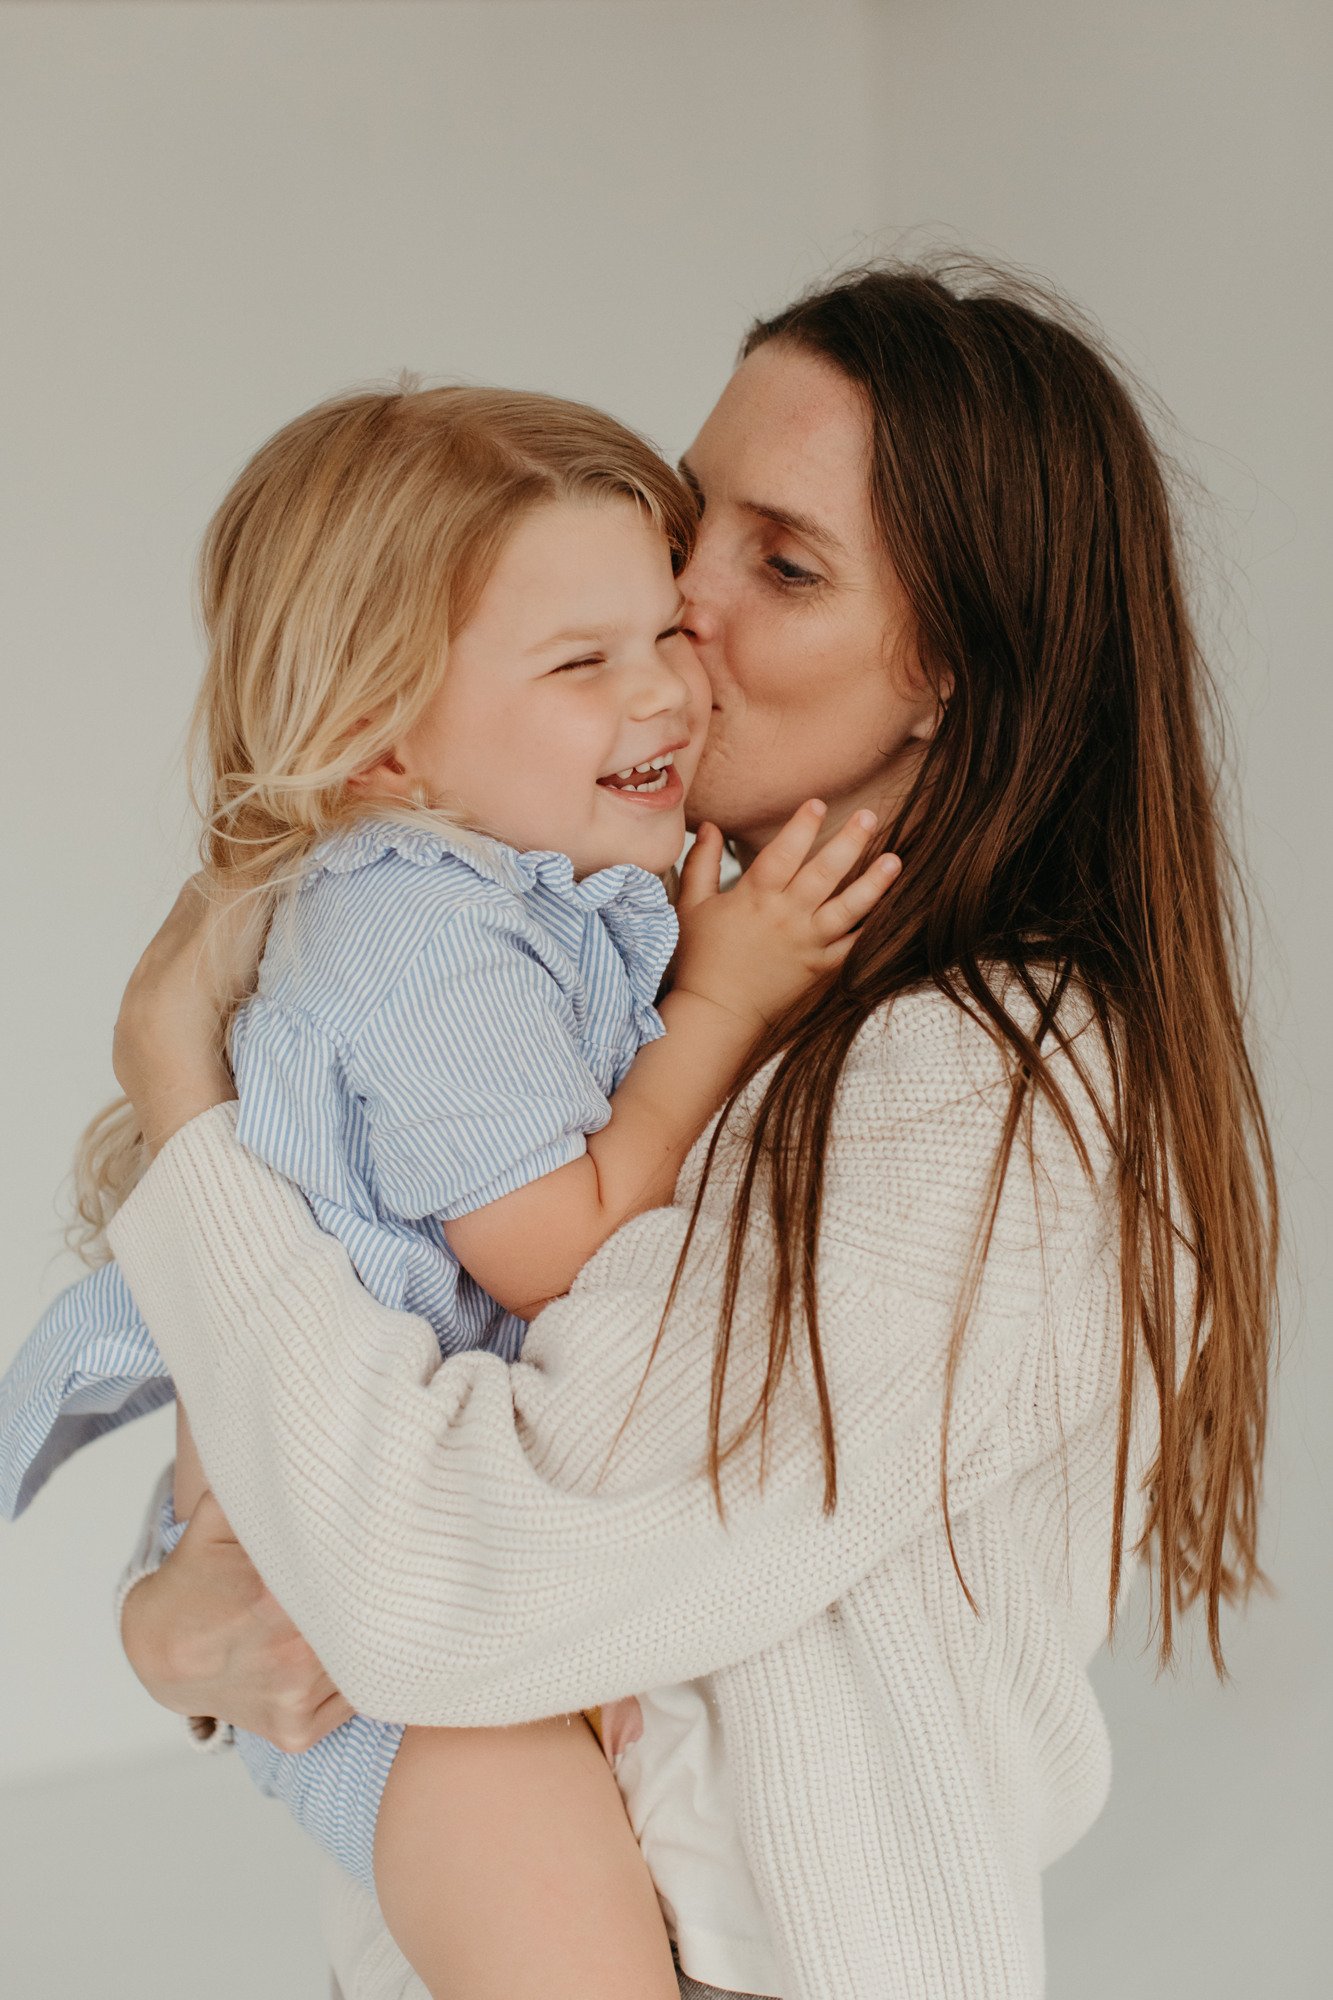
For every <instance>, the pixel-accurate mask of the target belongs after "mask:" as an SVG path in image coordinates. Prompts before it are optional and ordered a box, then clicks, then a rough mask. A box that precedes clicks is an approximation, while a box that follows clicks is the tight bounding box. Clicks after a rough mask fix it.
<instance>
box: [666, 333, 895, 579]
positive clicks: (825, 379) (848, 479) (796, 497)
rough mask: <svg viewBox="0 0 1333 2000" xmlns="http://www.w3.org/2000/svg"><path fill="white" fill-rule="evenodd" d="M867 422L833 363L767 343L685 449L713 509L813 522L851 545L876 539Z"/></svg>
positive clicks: (746, 363) (859, 398)
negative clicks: (723, 506) (724, 506)
mask: <svg viewBox="0 0 1333 2000" xmlns="http://www.w3.org/2000/svg"><path fill="white" fill-rule="evenodd" d="M870 447H871V434H870V419H869V413H868V411H867V409H866V406H865V400H864V398H863V396H862V394H861V392H860V390H859V389H858V388H856V386H855V385H854V384H853V383H851V382H849V381H848V379H847V377H846V376H845V375H843V374H842V373H841V372H840V371H839V370H838V369H837V368H835V367H834V366H833V365H832V363H831V362H828V361H825V360H823V359H821V357H820V356H818V355H815V354H811V353H809V352H807V351H806V350H804V349H802V348H798V347H794V346H792V345H790V344H789V343H786V342H779V341H772V342H770V343H768V344H767V345H766V346H764V347H761V348H759V349H758V350H757V351H756V352H755V353H754V354H752V355H750V356H749V357H748V358H747V359H746V360H745V361H743V362H742V363H741V365H740V367H739V368H738V369H737V370H736V372H735V374H734V375H733V376H732V378H731V380H730V381H729V382H728V384H727V386H726V388H725V389H724V390H723V392H722V394H721V396H720V397H719V398H718V401H717V403H716V405H715V407H714V408H713V410H712V412H711V413H710V415H709V416H708V418H707V420H706V422H705V423H704V425H703V428H702V429H701V430H700V432H699V435H698V437H697V438H696V439H695V441H694V443H693V444H692V445H691V446H690V449H689V451H688V452H687V453H686V455H685V461H684V467H685V469H686V471H687V476H688V474H690V473H692V474H693V475H694V478H695V479H696V480H697V482H698V484H699V485H700V487H701V488H702V489H703V495H704V498H705V500H706V501H707V502H708V503H709V504H710V505H711V504H714V503H716V502H717V501H723V500H725V501H726V502H728V503H730V504H733V505H740V506H743V507H746V508H748V509H750V510H752V511H754V512H756V513H759V514H763V515H765V516H767V517H769V518H772V519H775V520H777V521H779V522H781V521H782V519H783V517H784V516H786V517H791V518H793V519H796V518H800V519H801V520H802V522H803V525H804V526H805V527H806V528H808V526H809V525H810V524H812V523H813V524H819V525H820V526H821V527H822V528H823V529H824V530H825V532H827V533H828V534H830V535H832V536H833V537H834V538H836V539H837V540H839V541H842V542H843V543H845V544H847V545H848V546H850V547H856V546H858V545H860V546H865V545H866V544H867V542H871V543H873V541H874V539H875V538H874V530H873V522H872V517H871V509H870V494H869V476H870Z"/></svg>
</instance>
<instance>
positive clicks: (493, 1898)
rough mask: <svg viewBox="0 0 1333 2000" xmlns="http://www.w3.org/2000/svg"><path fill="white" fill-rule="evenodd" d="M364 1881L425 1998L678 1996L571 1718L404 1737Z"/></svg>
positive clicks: (653, 1907) (603, 1775)
mask: <svg viewBox="0 0 1333 2000" xmlns="http://www.w3.org/2000/svg"><path fill="white" fill-rule="evenodd" d="M375 1884H376V1888H377V1890H378V1892H379V1900H380V1908H381V1909H382V1910H383V1912H384V1918H385V1921H386V1923H387V1924H388V1926H389V1929H390V1930H391V1931H392V1933H393V1935H394V1938H395V1939H396V1940H397V1943H398V1946H399V1949H400V1950H401V1951H402V1952H403V1954H404V1956H405V1957H406V1958H407V1959H408V1960H409V1962H410V1963H411V1965H412V1966H413V1968H414V1969H415V1971H416V1972H417V1974H418V1976H419V1977H420V1978H421V1979H422V1980H423V1981H424V1982H425V1984H426V1986H427V1987H428V1988H429V1989H430V1992H431V1995H432V2000H679V1994H680V1989H679V1986H678V1985H677V1981H676V1975H675V1971H674V1969H673V1966H672V1960H671V1948H670V1945H669V1944H668V1942H667V1936H666V1929H665V1926H664V1925H663V1922H662V1914H661V1910H660V1909H659V1907H658V1902H657V1895H656V1892H655V1891H654V1889H653V1885H652V1880H651V1878H650V1876H649V1874H648V1870H647V1868H646V1866H645V1865H644V1860H643V1856H642V1855H641V1854H640V1852H639V1847H638V1842H637V1841H636V1840H635V1838H634V1835H633V1833H632V1832H631V1830H630V1824H629V1821H628V1820H627V1819H626V1817H625V1809H624V1806H623V1804H622V1802H621V1798H620V1793H619V1791H618V1790H617V1788H616V1782H615V1779H614V1778H613V1777H612V1775H611V1771H610V1768H609V1766H608V1765H607V1762H606V1759H605V1757H603V1755H602V1752H601V1748H600V1746H599V1745H598V1742H597V1739H596V1737H595V1736H594V1735H593V1733H592V1731H591V1729H589V1727H588V1725H587V1723H586V1722H585V1721H584V1719H583V1717H582V1716H581V1715H573V1716H563V1715H562V1716H556V1717H554V1718H553V1719H552V1720H550V1721H547V1722H532V1723H527V1724H525V1725H523V1726H522V1727H519V1728H514V1729H409V1730H408V1731H407V1733H406V1735H405V1736H404V1738H403V1741H402V1744H401V1746H400V1748H399V1751H398V1755H397V1757H396V1758H395V1759H394V1764H393V1769H392V1771H391V1772H390V1773H389V1782H388V1784H387V1785H386V1787H385V1791H384V1798H383V1800H382V1802H381V1804H380V1813H379V1822H378V1824H377V1826H376V1830H375Z"/></svg>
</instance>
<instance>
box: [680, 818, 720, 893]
mask: <svg viewBox="0 0 1333 2000" xmlns="http://www.w3.org/2000/svg"><path fill="white" fill-rule="evenodd" d="M721 883H722V833H721V829H720V828H719V827H716V826H714V825H713V824H712V822H711V821H709V820H705V821H704V823H703V825H702V826H701V827H700V828H699V830H698V832H697V833H696V834H695V836H694V845H693V847H692V848H691V849H690V851H689V853H688V854H687V855H686V856H685V860H684V862H683V864H682V866H681V871H680V894H679V896H678V897H677V898H676V909H677V911H678V912H679V913H680V914H681V915H682V916H683V915H684V914H685V912H686V911H687V910H694V909H697V908H698V906H699V904H700V903H706V902H707V901H708V899H709V897H710V896H716V894H717V893H718V890H719V888H720V887H721Z"/></svg>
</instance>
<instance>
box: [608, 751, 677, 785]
mask: <svg viewBox="0 0 1333 2000" xmlns="http://www.w3.org/2000/svg"><path fill="white" fill-rule="evenodd" d="M675 761H676V753H675V751H674V750H668V751H667V753H666V756H665V757H653V758H650V759H649V761H648V762H647V763H646V764H631V765H630V767H629V769H628V770H627V771H617V772H616V783H617V784H618V785H622V786H623V787H624V789H625V790H626V791H627V792H660V791H661V790H662V787H663V786H664V785H665V784H666V774H667V770H668V768H669V767H670V766H671V765H672V764H674V763H675ZM640 771H653V772H655V773H656V774H657V775H656V776H655V777H653V778H650V779H649V781H648V783H647V784H643V785H631V784H630V782H629V780H630V779H631V778H634V777H637V776H638V774H639V772H640Z"/></svg>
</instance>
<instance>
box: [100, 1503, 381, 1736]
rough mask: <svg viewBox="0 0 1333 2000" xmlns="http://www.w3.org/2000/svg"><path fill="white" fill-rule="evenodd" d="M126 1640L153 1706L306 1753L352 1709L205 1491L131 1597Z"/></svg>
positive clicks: (127, 1603) (124, 1631)
mask: <svg viewBox="0 0 1333 2000" xmlns="http://www.w3.org/2000/svg"><path fill="white" fill-rule="evenodd" d="M121 1639H122V1642H123V1644H124V1647H125V1651H126V1654H127V1655H128V1657H129V1662H130V1665H131V1666H132V1667H133V1668H134V1671H135V1673H136V1674H137V1675H138V1676H139V1679H140V1680H141V1681H142V1682H143V1684H144V1686H145V1687H146V1688H147V1690H148V1692H149V1694H151V1695H152V1697H153V1700H154V1701H156V1702H160V1703H161V1705H162V1706H163V1708H170V1709H173V1710H174V1711H175V1713H176V1714H177V1715H212V1716H219V1717H221V1718H223V1719H224V1720H225V1721H227V1722H231V1723H234V1724H235V1725H236V1727H237V1728H239V1729H248V1730H249V1731H250V1732H251V1733H252V1734H253V1735H255V1736H263V1737H266V1738H267V1739H268V1741H269V1742H270V1743H274V1744H276V1745H277V1747H278V1749H279V1750H287V1751H292V1752H295V1751H300V1750H308V1749H309V1748H310V1746H311V1744H312V1743H318V1741H319V1739H320V1737H321V1736H327V1735H328V1733H329V1731H330V1730H331V1729H336V1728H338V1726H339V1725H340V1724H341V1723H344V1722H346V1721H347V1719H348V1718H349V1716H350V1715H351V1713H352V1709H351V1705H350V1703H349V1702H346V1701H344V1699H343V1697H342V1696H341V1695H340V1694H339V1692H338V1690H337V1688H335V1687H334V1685H333V1682H332V1681H331V1680H330V1679H329V1677H328V1675H327V1674H326V1673H325V1671H324V1669H323V1667H322V1666H321V1665H320V1663H319V1661H318V1660H317V1659H316V1658H315V1655H314V1654H313V1653H312V1651H311V1650H310V1647H309V1646H308V1645H307V1644H306V1642H305V1640H304V1639H303V1638H302V1637H301V1634H300V1633H299V1632H298V1631H297V1629H296V1627H295V1626H294V1625H293V1624H292V1621H291V1619H290V1618H289V1617H288V1616H287V1614H286V1612H285V1611H284V1610H283V1608H282V1606H281V1605H280V1604H279V1603H278V1601H277V1599H276V1598H275V1597H274V1596H273V1595H272V1593H271V1592H270V1591H269V1590H267V1589H266V1588H265V1586H264V1583H263V1580H262V1579H261V1577H260V1575H259V1572H258V1570H257V1569H256V1568H255V1566H254V1564H253V1563H252V1562H251V1561H250V1558H249V1556H247V1554H246V1553H245V1550H244V1549H243V1548H242V1547H241V1545H240V1543H239V1542H238V1541H237V1539H236V1537H235V1535H233V1533H232V1531H231V1529H230V1527H229V1526H228V1524H227V1518H226V1516H225V1515H224V1513H223V1511H222V1509H221V1507H219V1505H218V1503H217V1501H216V1500H215V1499H214V1498H213V1495H212V1494H211V1493H205V1494H204V1496H203V1498H202V1499H201V1500H200V1502H199V1504H198V1506H197V1507H196V1508H195V1511H194V1513H193V1514H192V1516H191V1518H190V1525H189V1527H188V1528H187V1529H186V1530H185V1533H184V1534H183V1535H182V1536H181V1539H180V1542H179V1544H178V1545H177V1547H176V1548H175V1549H174V1550H173V1551H172V1553H171V1554H170V1555H169V1556H168V1557H167V1559H166V1561H165V1562H164V1563H163V1564H162V1567H161V1569H159V1570H158V1571H157V1572H156V1574H155V1575H153V1576H148V1577H145V1578H144V1580H143V1582H142V1583H137V1584H136V1585H135V1586H134V1589H133V1590H132V1591H131V1592H130V1594H129V1596H128V1597H127V1598H126V1600H125V1610H124V1615H123V1617H122V1620H121Z"/></svg>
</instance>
